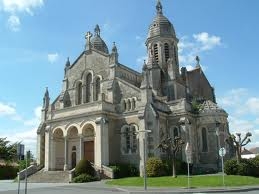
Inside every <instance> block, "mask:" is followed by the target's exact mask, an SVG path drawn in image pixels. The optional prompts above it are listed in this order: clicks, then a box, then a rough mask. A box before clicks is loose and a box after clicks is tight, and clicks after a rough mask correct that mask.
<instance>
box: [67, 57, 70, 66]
mask: <svg viewBox="0 0 259 194" xmlns="http://www.w3.org/2000/svg"><path fill="white" fill-rule="evenodd" d="M69 66H70V61H69V57H68V58H67V62H66V67H69Z"/></svg>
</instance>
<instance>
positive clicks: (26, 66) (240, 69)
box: [0, 0, 259, 154]
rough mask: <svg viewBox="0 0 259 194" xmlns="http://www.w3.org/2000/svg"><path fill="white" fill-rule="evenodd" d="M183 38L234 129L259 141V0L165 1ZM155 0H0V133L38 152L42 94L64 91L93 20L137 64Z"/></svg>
mask: <svg viewBox="0 0 259 194" xmlns="http://www.w3.org/2000/svg"><path fill="white" fill-rule="evenodd" d="M161 2H162V5H163V13H164V15H165V16H166V17H167V18H168V19H169V20H170V21H171V22H172V23H173V25H174V28H175V30H176V34H177V37H178V39H179V44H178V47H179V59H180V65H181V66H186V67H187V68H188V69H189V70H190V69H192V68H193V67H194V66H195V56H196V55H198V56H199V57H200V60H201V62H200V63H201V65H202V68H203V71H204V73H205V74H206V76H207V78H208V80H209V81H210V83H211V85H212V86H213V87H215V92H216V97H217V103H218V105H219V106H220V107H222V108H224V109H225V110H226V111H227V112H228V114H229V126H230V132H231V133H236V132H242V133H243V134H244V133H246V132H247V131H250V132H252V135H253V136H252V138H251V140H252V142H251V143H250V144H249V146H247V148H250V147H255V146H259V86H258V84H259V76H258V73H259V63H258V58H257V57H258V54H259V37H258V34H259V22H258V19H259V12H258V9H259V1H258V0H249V1H247V0H227V1H226V0H210V1H208V0H162V1H161ZM155 5H156V0H130V1H129V0H127V1H126V0H121V1H120V0H110V1H107V0H94V1H90V0H74V1H60V0H0V68H1V71H0V137H7V138H8V140H10V141H12V142H16V141H21V142H22V143H24V144H25V149H26V150H29V149H30V150H32V152H33V153H34V154H35V153H36V152H35V151H36V130H37V127H38V125H39V122H40V116H41V107H42V99H43V95H44V92H45V88H46V87H48V88H49V92H50V97H51V100H52V101H53V100H54V99H55V98H56V97H57V96H58V95H59V92H60V91H61V87H62V79H63V76H64V66H65V63H66V60H67V57H69V58H70V61H71V62H73V61H74V60H76V58H77V57H78V56H79V55H80V54H81V52H82V51H83V49H84V45H85V42H86V40H85V38H84V36H85V34H86V32H87V31H91V32H93V30H94V27H95V25H96V24H99V26H100V29H101V37H102V38H103V39H104V40H105V42H106V44H107V46H108V47H109V49H110V50H111V47H112V45H113V42H116V45H117V48H118V52H119V61H120V63H122V64H125V65H127V66H129V67H131V68H133V69H135V70H137V71H140V70H141V69H142V64H143V60H144V59H145V58H146V54H147V53H146V47H145V40H146V38H147V33H148V28H149V25H150V24H151V22H152V20H153V18H154V17H155V14H156V9H155Z"/></svg>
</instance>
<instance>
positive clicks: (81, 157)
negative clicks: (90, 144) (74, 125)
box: [79, 135, 84, 160]
mask: <svg viewBox="0 0 259 194" xmlns="http://www.w3.org/2000/svg"><path fill="white" fill-rule="evenodd" d="M79 140H80V143H79V152H80V153H79V154H80V155H79V156H80V160H82V159H83V150H84V149H83V135H79Z"/></svg>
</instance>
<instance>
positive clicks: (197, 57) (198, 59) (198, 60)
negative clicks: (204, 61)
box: [195, 56, 201, 67]
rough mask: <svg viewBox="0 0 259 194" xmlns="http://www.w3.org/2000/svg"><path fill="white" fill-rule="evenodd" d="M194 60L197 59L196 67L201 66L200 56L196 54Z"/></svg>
mask: <svg viewBox="0 0 259 194" xmlns="http://www.w3.org/2000/svg"><path fill="white" fill-rule="evenodd" d="M195 60H196V61H197V64H196V67H201V65H200V57H199V56H196V58H195Z"/></svg>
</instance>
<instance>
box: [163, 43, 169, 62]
mask: <svg viewBox="0 0 259 194" xmlns="http://www.w3.org/2000/svg"><path fill="white" fill-rule="evenodd" d="M164 47H165V48H164V49H165V50H164V51H165V61H167V60H168V59H169V45H168V43H165V45H164Z"/></svg>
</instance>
